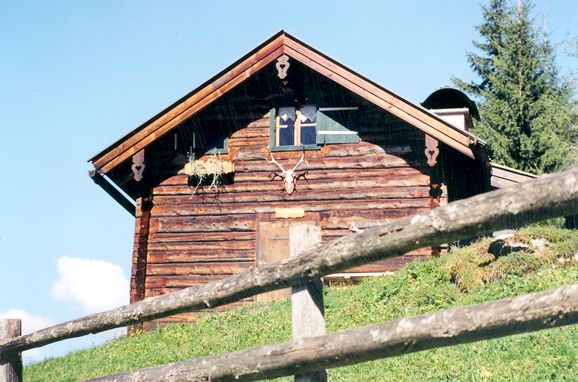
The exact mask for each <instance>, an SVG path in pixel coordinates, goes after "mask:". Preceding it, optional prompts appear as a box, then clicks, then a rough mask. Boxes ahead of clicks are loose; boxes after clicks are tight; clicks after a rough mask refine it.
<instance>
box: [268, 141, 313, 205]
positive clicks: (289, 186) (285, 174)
mask: <svg viewBox="0 0 578 382" xmlns="http://www.w3.org/2000/svg"><path fill="white" fill-rule="evenodd" d="M269 154H270V155H271V160H267V162H269V163H274V164H276V165H277V167H279V169H280V170H281V173H277V172H276V173H274V175H273V179H274V178H275V177H276V176H278V177H280V178H281V179H283V188H284V189H285V192H286V193H287V194H288V195H291V194H292V193H293V191H295V182H296V181H297V179H299V178H300V177H302V176H305V174H306V173H307V171H303V172H302V173H300V174H298V175H295V170H297V167H299V165H300V164H301V163H303V162H305V160H304V158H305V154H304V153H303V154H301V159H299V161H298V162H297V164H295V166H293V168H292V169H290V170H285V169H284V168H283V166H281V165H280V164H279V162H277V161H276V160H275V157H273V153H272V152H271V150H269Z"/></svg>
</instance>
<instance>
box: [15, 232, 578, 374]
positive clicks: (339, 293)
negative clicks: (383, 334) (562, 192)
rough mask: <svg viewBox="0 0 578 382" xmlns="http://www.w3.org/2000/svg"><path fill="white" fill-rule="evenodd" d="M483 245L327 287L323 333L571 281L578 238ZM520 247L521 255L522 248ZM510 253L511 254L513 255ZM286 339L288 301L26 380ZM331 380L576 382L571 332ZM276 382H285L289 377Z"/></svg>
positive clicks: (52, 367)
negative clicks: (353, 282) (352, 283)
mask: <svg viewBox="0 0 578 382" xmlns="http://www.w3.org/2000/svg"><path fill="white" fill-rule="evenodd" d="M490 242H491V240H490V239H487V238H486V239H481V240H479V241H477V242H476V243H474V244H472V245H470V246H468V247H462V248H454V249H452V250H451V251H450V253H449V254H448V255H446V256H442V257H440V258H437V259H434V260H432V261H428V262H423V263H414V264H411V265H409V266H408V267H406V268H405V269H403V270H401V271H398V272H397V273H396V274H394V275H391V276H384V277H379V278H372V279H368V280H366V281H365V282H363V283H361V284H360V285H357V286H354V287H347V288H326V293H325V308H326V321H327V329H328V331H329V332H334V331H340V330H345V329H349V328H354V327H357V326H361V325H368V324H372V323H378V322H384V321H387V320H392V319H397V318H401V317H403V316H409V315H417V314H422V313H426V312H432V311H436V310H440V309H444V308H449V307H454V306H462V305H469V304H476V303H481V302H486V301H491V300H496V299H500V298H506V297H511V296H516V295H520V294H524V293H529V292H535V291H541V290H546V289H551V288H554V287H557V286H561V285H565V284H572V283H577V282H578V252H577V251H578V232H576V231H566V230H561V229H556V228H553V227H542V226H536V227H531V228H527V229H524V230H521V231H519V232H517V233H516V234H515V236H514V238H513V239H511V240H510V242H512V243H514V242H516V243H521V244H520V245H518V244H513V245H512V246H511V247H509V250H510V253H507V252H508V251H507V250H506V249H503V248H502V249H501V250H500V248H498V249H497V250H494V251H493V252H494V253H498V252H500V251H501V252H500V253H498V255H497V256H496V255H494V254H491V253H490V252H488V249H489V245H490ZM524 246H527V247H528V248H524ZM512 248H513V249H512ZM290 333H291V313H290V305H289V304H288V302H280V303H273V304H271V305H258V304H254V305H249V306H246V307H243V308H241V309H237V310H233V311H230V312H227V313H221V314H207V315H205V316H203V317H202V318H201V319H200V320H198V322H196V323H195V324H194V325H176V326H172V327H168V328H164V329H160V330H156V331H153V332H151V333H148V334H145V335H139V336H134V337H126V338H121V339H118V340H115V341H112V342H109V343H107V344H105V345H103V346H100V347H97V348H93V349H88V350H83V351H79V352H76V353H72V354H70V355H68V356H67V357H64V358H58V359H50V360H46V361H43V362H41V363H38V364H34V365H31V366H28V367H26V368H25V370H24V380H25V381H76V380H83V379H86V378H90V377H95V376H99V375H108V374H112V373H117V372H122V371H128V370H134V369H138V368H142V367H150V366H154V365H160V364H164V363H167V362H173V361H179V360H184V359H189V358H194V357H199V356H204V355H214V354H219V353H226V352H230V351H235V350H241V349H243V348H247V347H253V346H258V345H261V344H266V343H274V342H281V341H286V340H288V339H289V338H290V335H291V334H290ZM329 379H330V380H331V381H506V380H507V381H546V380H551V381H576V380H578V326H576V325H574V326H569V327H565V328H558V329H550V330H544V331H541V332H536V333H532V334H524V335H516V336H512V337H506V338H502V339H497V340H490V341H484V342H479V343H474V344H468V345H459V346H454V347H448V348H443V349H434V350H428V351H424V352H420V353H415V354H410V355H405V356H401V357H396V358H391V359H384V360H379V361H373V362H367V363H363V364H358V365H353V366H348V367H342V368H337V369H332V370H329ZM278 380H280V381H281V380H283V381H292V378H282V379H278Z"/></svg>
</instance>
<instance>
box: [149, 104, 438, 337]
mask: <svg viewBox="0 0 578 382" xmlns="http://www.w3.org/2000/svg"><path fill="white" fill-rule="evenodd" d="M380 121H382V122H379V123H383V125H382V126H381V128H379V129H378V128H376V126H373V125H368V126H366V127H364V128H361V129H360V131H359V134H360V136H361V137H363V139H364V140H362V141H361V142H360V143H356V144H338V145H328V146H325V147H322V148H321V149H319V150H307V151H305V152H304V153H305V160H306V163H305V165H303V166H302V167H300V168H299V169H298V172H299V170H303V171H307V174H306V176H305V178H302V179H299V180H298V181H297V183H296V191H295V192H294V193H293V194H292V195H288V194H287V193H286V192H285V191H284V190H283V185H282V182H281V181H280V180H279V179H274V180H272V179H271V174H272V172H275V171H277V170H278V169H277V168H276V167H275V165H272V164H270V163H268V162H267V161H266V160H265V158H266V156H267V155H268V152H267V150H266V148H267V147H268V145H269V116H268V115H265V116H263V117H262V118H261V119H258V120H256V121H252V122H251V123H249V124H248V125H247V127H246V128H244V129H240V130H238V131H236V132H235V133H233V134H232V135H231V136H230V137H229V154H227V155H224V157H226V158H227V160H230V161H232V162H233V163H234V165H235V178H234V183H233V184H230V185H224V186H221V187H219V188H218V191H215V190H214V189H212V190H210V191H209V190H207V189H202V188H201V189H199V190H198V191H197V194H195V195H193V194H192V189H191V187H190V186H189V185H188V184H187V181H188V177H187V175H185V174H184V173H183V172H182V171H179V172H178V173H176V174H173V175H172V176H168V177H166V178H165V179H164V180H163V181H162V182H160V184H158V186H156V187H154V188H153V190H152V200H153V207H152V209H151V211H150V223H149V226H148V243H147V261H146V283H145V289H146V290H145V297H151V296H156V295H159V294H163V293H168V292H171V291H176V290H178V289H181V288H183V287H187V286H190V285H196V284H204V283H208V282H211V281H215V280H218V279H222V278H224V277H227V276H230V275H232V274H235V273H238V272H240V271H243V270H246V269H248V268H251V267H253V266H255V263H256V245H257V244H256V242H257V231H258V225H259V222H260V221H275V220H276V219H275V211H276V209H279V208H291V207H295V208H301V209H302V210H303V213H304V216H303V218H302V219H304V220H307V221H316V222H318V224H319V226H320V228H321V235H322V241H328V240H332V239H335V238H337V237H340V236H343V235H345V234H349V233H351V232H352V231H351V228H352V226H355V227H357V228H359V229H363V228H365V227H368V226H371V225H375V224H380V223H383V222H386V221H393V220H395V219H399V218H402V217H406V216H411V215H415V214H417V213H422V212H425V211H428V210H430V209H431V205H432V201H431V197H430V194H429V192H430V176H429V168H428V167H427V165H426V164H425V159H424V155H423V148H424V137H423V133H421V132H419V131H417V133H416V129H415V128H413V127H411V126H409V125H407V124H404V123H399V121H398V120H392V121H390V122H387V121H385V122H383V118H382V119H380ZM370 141H371V143H370ZM375 142H377V144H376V143H375ZM274 155H275V158H276V159H277V160H278V161H279V162H280V163H281V164H282V165H284V166H285V167H286V168H288V167H290V166H291V167H292V166H293V164H294V163H296V162H297V160H299V158H300V156H301V155H302V151H286V152H277V153H274ZM442 199H445V195H444V196H443V197H442ZM431 255H432V249H431V248H429V247H428V248H424V249H421V250H417V251H413V252H412V253H410V254H407V255H406V256H403V257H399V258H393V259H389V260H384V261H379V262H376V263H373V264H368V265H363V266H360V267H356V268H354V269H352V270H351V272H376V273H380V272H386V271H392V270H395V269H398V268H399V267H401V266H403V265H404V264H406V263H408V262H410V261H414V260H419V259H425V258H427V257H429V256H431ZM248 300H252V298H251V299H248ZM195 316H196V315H186V314H184V315H178V316H173V317H168V318H165V319H162V320H159V321H158V323H166V322H175V321H184V320H189V319H192V318H194V317H195ZM149 327H150V326H149Z"/></svg>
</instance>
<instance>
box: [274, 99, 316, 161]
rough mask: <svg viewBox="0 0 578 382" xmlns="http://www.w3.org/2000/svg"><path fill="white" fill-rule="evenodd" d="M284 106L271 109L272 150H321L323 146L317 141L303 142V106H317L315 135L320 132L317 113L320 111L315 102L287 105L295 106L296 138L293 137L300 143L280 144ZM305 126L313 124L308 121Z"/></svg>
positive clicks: (294, 126) (294, 140)
mask: <svg viewBox="0 0 578 382" xmlns="http://www.w3.org/2000/svg"><path fill="white" fill-rule="evenodd" d="M283 107H284V106H281V107H275V108H273V109H271V111H270V119H269V126H270V135H269V138H270V142H269V143H270V144H269V146H270V149H271V150H272V151H295V150H319V149H321V146H320V145H319V144H317V142H316V143H310V144H305V145H304V144H301V127H302V126H301V108H303V107H315V116H316V117H315V137H317V134H318V130H317V113H318V111H319V108H318V107H317V105H313V104H305V105H299V106H287V107H294V108H295V122H294V125H293V128H294V129H295V130H294V138H293V143H298V144H293V145H279V131H280V129H281V128H280V125H281V124H280V123H279V122H280V115H279V110H280V109H281V108H283ZM303 125H304V127H311V125H312V124H310V123H307V124H303Z"/></svg>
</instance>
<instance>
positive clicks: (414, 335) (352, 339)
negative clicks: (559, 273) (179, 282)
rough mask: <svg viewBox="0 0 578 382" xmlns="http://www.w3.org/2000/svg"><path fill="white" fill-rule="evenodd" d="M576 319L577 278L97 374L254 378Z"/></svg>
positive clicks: (139, 380) (138, 379)
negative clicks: (313, 333) (320, 333)
mask: <svg viewBox="0 0 578 382" xmlns="http://www.w3.org/2000/svg"><path fill="white" fill-rule="evenodd" d="M576 323H578V284H575V285H569V286H565V287H562V288H558V289H554V290H551V291H547V292H541V293H532V294H528V295H524V296H519V297H514V298H511V299H505V300H500V301H496V302H491V303H486V304H480V305H474V306H468V307H460V308H453V309H447V310H442V311H439V312H435V313H429V314H424V315H420V316H414V317H406V318H402V319H400V320H395V321H390V322H387V323H384V324H377V325H370V326H365V327H362V328H356V329H352V330H347V331H343V332H339V333H335V334H331V335H328V336H321V337H313V338H304V339H300V340H294V341H290V342H285V343H282V344H277V345H266V346H261V347H257V348H253V349H247V350H242V351H239V352H235V353H229V354H225V355H220V356H213V357H205V358H198V359H194V360H191V361H183V362H177V363H171V364H167V365H163V366H159V367H153V368H148V369H141V370H138V371H134V372H130V373H122V374H117V375H112V376H107V377H101V378H95V379H92V380H91V381H92V382H97V381H98V382H105V381H111V382H112V381H115V382H124V381H126V382H128V381H130V382H144V381H161V380H169V379H170V380H171V381H173V382H178V381H209V380H210V381H213V382H217V381H233V380H234V381H256V380H262V379H272V378H276V377H281V376H285V375H292V374H295V373H307V372H312V371H315V370H320V369H324V368H332V367H339V366H345V365H351V364H355V363H360V362H366V361H370V360H375V359H379V358H387V357H394V356H398V355H402V354H408V353H414V352H418V351H423V350H427V349H433V348H440V347H445V346H453V345H458V344H464V343H471V342H476V341H482V340H486V339H491V338H499V337H504V336H508V335H512V334H518V333H525V332H531V331H536V330H540V329H546V328H553V327H558V326H562V325H570V324H576Z"/></svg>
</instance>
